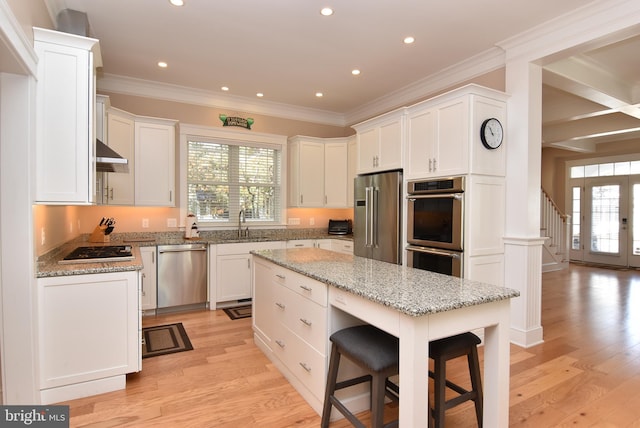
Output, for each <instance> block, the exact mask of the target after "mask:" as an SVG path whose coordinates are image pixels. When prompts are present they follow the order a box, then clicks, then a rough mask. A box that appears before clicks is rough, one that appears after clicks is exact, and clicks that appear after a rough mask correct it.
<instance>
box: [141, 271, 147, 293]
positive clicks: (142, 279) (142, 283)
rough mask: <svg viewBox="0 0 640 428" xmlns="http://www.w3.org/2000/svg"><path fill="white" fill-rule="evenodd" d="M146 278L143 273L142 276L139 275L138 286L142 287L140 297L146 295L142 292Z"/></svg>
mask: <svg viewBox="0 0 640 428" xmlns="http://www.w3.org/2000/svg"><path fill="white" fill-rule="evenodd" d="M145 277H146V275H145V274H144V273H143V274H142V275H140V286H141V287H142V293H141V294H142V296H146V293H145V291H144V278H145Z"/></svg>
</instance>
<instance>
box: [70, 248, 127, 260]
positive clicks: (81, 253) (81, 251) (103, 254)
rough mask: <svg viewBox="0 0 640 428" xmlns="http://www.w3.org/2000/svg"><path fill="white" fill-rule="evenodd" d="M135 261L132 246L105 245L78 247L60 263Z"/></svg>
mask: <svg viewBox="0 0 640 428" xmlns="http://www.w3.org/2000/svg"><path fill="white" fill-rule="evenodd" d="M126 260H133V254H132V253H131V245H105V246H99V247H78V248H76V249H75V250H73V251H72V252H70V253H69V254H67V256H66V257H65V258H64V259H62V260H61V261H60V263H100V262H121V261H126Z"/></svg>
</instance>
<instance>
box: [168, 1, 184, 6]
mask: <svg viewBox="0 0 640 428" xmlns="http://www.w3.org/2000/svg"><path fill="white" fill-rule="evenodd" d="M169 3H171V4H172V5H174V6H184V1H183V0H169Z"/></svg>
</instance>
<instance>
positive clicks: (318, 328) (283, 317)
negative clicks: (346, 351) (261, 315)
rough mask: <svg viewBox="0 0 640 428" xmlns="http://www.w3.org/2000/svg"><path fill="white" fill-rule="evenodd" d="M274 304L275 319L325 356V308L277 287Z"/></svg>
mask: <svg viewBox="0 0 640 428" xmlns="http://www.w3.org/2000/svg"><path fill="white" fill-rule="evenodd" d="M279 288H280V290H278V291H277V292H276V293H274V294H276V302H275V304H274V306H275V311H276V312H277V315H276V318H277V319H278V321H279V322H281V323H282V324H283V325H284V326H285V327H287V328H289V329H290V330H291V331H293V332H294V333H295V334H296V335H298V336H299V337H300V338H301V339H302V340H304V341H305V342H307V343H308V344H309V345H311V346H313V347H314V348H315V349H316V350H317V351H318V352H319V353H320V354H323V355H326V346H327V308H326V307H324V306H320V305H318V304H317V303H315V302H313V301H310V300H308V299H306V298H304V297H303V296H301V295H300V294H298V293H295V292H293V291H291V290H289V289H288V288H285V287H279Z"/></svg>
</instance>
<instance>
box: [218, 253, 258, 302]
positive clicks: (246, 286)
mask: <svg viewBox="0 0 640 428" xmlns="http://www.w3.org/2000/svg"><path fill="white" fill-rule="evenodd" d="M216 267H217V269H216V283H217V287H216V300H217V301H218V302H226V301H229V300H240V299H249V298H251V255H250V254H229V255H223V256H218V260H217V266H216Z"/></svg>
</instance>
